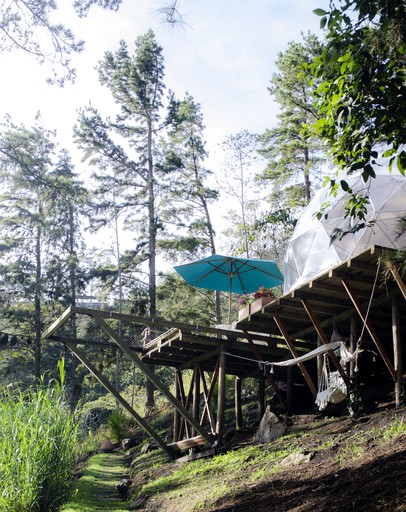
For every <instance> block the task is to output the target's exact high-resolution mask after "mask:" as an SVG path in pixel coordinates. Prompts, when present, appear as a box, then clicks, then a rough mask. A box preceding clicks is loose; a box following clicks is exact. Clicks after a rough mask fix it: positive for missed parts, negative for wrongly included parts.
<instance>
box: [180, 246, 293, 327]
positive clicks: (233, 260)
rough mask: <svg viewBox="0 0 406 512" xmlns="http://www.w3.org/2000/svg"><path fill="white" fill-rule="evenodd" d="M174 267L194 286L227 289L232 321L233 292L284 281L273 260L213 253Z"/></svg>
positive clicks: (241, 291)
mask: <svg viewBox="0 0 406 512" xmlns="http://www.w3.org/2000/svg"><path fill="white" fill-rule="evenodd" d="M174 269H175V270H176V272H177V273H178V274H180V275H181V276H182V277H183V279H185V281H187V282H188V283H189V284H190V285H192V286H197V287H198V288H205V289H206V290H215V291H219V292H228V293H229V303H228V321H229V323H230V322H231V295H232V294H233V293H241V294H245V293H252V292H255V291H256V290H258V289H259V288H260V287H261V286H264V287H265V288H273V287H274V286H277V285H280V284H282V283H283V275H282V273H281V271H280V270H279V268H278V265H277V264H276V263H275V262H274V261H272V260H259V259H254V258H237V257H234V256H221V255H220V254H212V255H210V256H207V257H206V258H203V259H201V260H197V261H193V262H192V263H186V264H184V265H178V266H176V267H174Z"/></svg>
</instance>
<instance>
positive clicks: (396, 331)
mask: <svg viewBox="0 0 406 512" xmlns="http://www.w3.org/2000/svg"><path fill="white" fill-rule="evenodd" d="M392 336H393V362H394V366H395V372H396V381H395V404H396V407H400V406H401V402H402V395H403V355H402V340H401V336H400V319H399V300H398V298H397V297H396V295H395V294H393V295H392Z"/></svg>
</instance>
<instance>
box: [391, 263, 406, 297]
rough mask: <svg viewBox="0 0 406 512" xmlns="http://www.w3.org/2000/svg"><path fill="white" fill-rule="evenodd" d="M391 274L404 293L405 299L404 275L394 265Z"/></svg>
mask: <svg viewBox="0 0 406 512" xmlns="http://www.w3.org/2000/svg"><path fill="white" fill-rule="evenodd" d="M390 271H391V274H392V276H393V278H394V280H395V281H396V283H397V285H398V286H399V289H400V291H401V292H402V294H403V297H404V299H406V285H405V282H404V281H403V279H402V276H401V275H400V274H399V272H398V271H397V269H396V268H395V267H393V266H391V267H390Z"/></svg>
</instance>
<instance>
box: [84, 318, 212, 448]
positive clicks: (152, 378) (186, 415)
mask: <svg viewBox="0 0 406 512" xmlns="http://www.w3.org/2000/svg"><path fill="white" fill-rule="evenodd" d="M93 318H94V319H95V320H96V322H97V323H98V324H99V326H100V327H101V328H102V329H103V330H104V332H106V333H107V334H108V336H109V337H110V338H111V339H112V340H113V341H114V342H115V343H117V345H118V346H119V347H120V348H121V350H122V351H123V352H124V353H125V354H127V356H129V357H130V359H131V360H132V361H133V362H134V364H135V365H136V366H137V367H138V368H139V369H140V370H141V371H142V372H143V373H144V375H145V376H146V377H147V379H148V380H149V381H150V382H152V384H154V386H155V387H156V388H157V389H158V390H159V391H160V392H161V393H162V394H163V395H164V396H165V397H166V398H167V399H168V400H169V402H170V403H171V404H172V405H173V406H174V407H176V409H178V411H179V412H180V414H181V415H182V416H183V417H184V418H185V419H186V420H187V421H188V422H189V423H190V424H191V425H192V426H193V427H194V428H195V430H196V432H198V433H199V434H200V435H202V436H203V437H204V438H205V439H206V441H207V442H208V443H209V444H210V445H213V444H214V439H213V438H212V437H211V436H210V435H209V434H208V433H207V432H206V431H205V430H204V429H203V428H202V427H201V426H200V424H199V422H198V421H196V420H195V419H194V418H193V416H192V415H191V414H190V413H189V412H188V411H187V410H186V409H185V408H184V407H183V405H182V404H181V403H180V402H179V400H177V399H176V398H175V397H174V396H173V395H172V393H171V392H170V391H168V390H167V389H166V387H165V386H164V385H163V384H162V382H161V381H160V379H159V378H158V377H157V376H156V375H155V374H154V373H153V372H152V371H151V370H150V369H149V368H148V366H147V365H146V364H144V363H143V362H142V361H141V360H140V359H139V358H138V357H137V356H136V355H135V354H134V353H133V352H132V351H131V350H130V348H129V347H128V346H127V345H126V344H125V343H123V341H122V340H121V339H120V338H119V336H118V335H117V334H116V333H115V331H114V330H113V329H112V328H111V327H110V326H109V325H108V324H107V323H106V322H105V321H104V320H103V319H102V318H99V317H98V316H93Z"/></svg>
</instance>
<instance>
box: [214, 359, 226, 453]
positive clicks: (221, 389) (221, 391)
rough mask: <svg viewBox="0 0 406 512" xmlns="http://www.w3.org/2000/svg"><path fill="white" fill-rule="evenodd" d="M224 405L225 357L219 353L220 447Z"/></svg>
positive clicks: (218, 414) (217, 425) (217, 430)
mask: <svg viewBox="0 0 406 512" xmlns="http://www.w3.org/2000/svg"><path fill="white" fill-rule="evenodd" d="M225 405H226V355H225V353H224V352H220V363H219V376H218V397H217V424H216V434H217V443H218V444H219V445H220V446H221V444H222V442H223V434H224V410H225Z"/></svg>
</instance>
